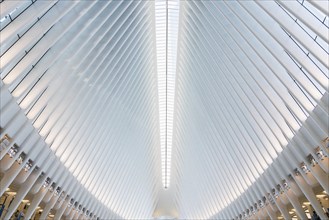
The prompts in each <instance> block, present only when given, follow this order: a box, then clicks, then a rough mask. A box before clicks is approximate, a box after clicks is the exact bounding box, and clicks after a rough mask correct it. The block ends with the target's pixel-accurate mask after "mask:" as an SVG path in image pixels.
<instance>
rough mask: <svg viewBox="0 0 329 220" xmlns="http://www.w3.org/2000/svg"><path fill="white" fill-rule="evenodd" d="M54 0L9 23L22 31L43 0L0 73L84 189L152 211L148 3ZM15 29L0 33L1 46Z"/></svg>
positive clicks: (123, 210)
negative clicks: (14, 63) (13, 63)
mask: <svg viewBox="0 0 329 220" xmlns="http://www.w3.org/2000/svg"><path fill="white" fill-rule="evenodd" d="M30 2H31V1H26V2H24V1H20V3H19V4H17V5H18V6H20V7H27V6H28V5H29V3H30ZM16 3H17V2H16ZM55 3H56V2H55V1H37V2H35V3H34V4H33V5H32V6H29V7H32V9H31V8H29V9H28V11H29V14H26V15H25V14H24V15H21V16H20V17H19V18H21V19H20V20H16V25H12V26H10V27H11V28H12V29H18V30H21V31H22V32H23V33H24V31H26V29H27V28H28V27H30V25H31V24H33V22H34V18H36V17H37V16H38V17H41V16H42V15H43V14H44V13H46V12H47V10H49V12H47V13H46V14H45V15H44V17H42V20H41V21H42V23H41V24H39V23H38V26H37V27H34V26H33V29H31V30H32V33H30V32H27V33H28V36H26V35H24V36H23V37H24V41H22V42H21V43H20V45H17V44H15V45H14V47H17V51H21V53H17V54H15V53H6V54H5V55H4V56H3V57H2V58H1V66H2V73H1V74H2V79H3V81H4V83H5V84H10V85H11V86H10V90H11V92H12V94H13V95H14V96H15V97H16V98H17V101H18V102H19V103H20V106H21V108H23V109H25V110H26V113H27V117H28V118H30V119H31V121H32V122H33V125H34V126H35V128H36V129H38V130H39V133H40V134H41V136H43V137H44V139H45V142H46V143H47V144H49V147H50V148H51V149H52V150H53V152H54V154H55V155H56V156H57V157H59V158H60V160H61V161H62V163H63V164H64V165H65V166H66V167H67V168H68V170H69V171H70V172H71V173H72V174H73V175H74V176H75V177H76V178H77V180H78V181H80V182H81V183H82V184H83V185H84V187H85V188H86V189H87V190H88V191H89V192H91V193H92V194H93V195H95V197H96V198H97V199H99V200H100V201H101V202H103V203H104V204H105V205H106V206H107V207H109V208H110V209H111V210H112V211H113V212H114V213H116V214H118V215H120V216H121V217H123V218H145V217H149V218H151V217H152V214H153V211H154V207H155V202H156V194H157V190H158V189H159V188H161V187H162V186H161V185H162V184H161V157H160V155H161V154H160V148H159V147H158V146H159V140H160V138H159V126H158V125H159V119H158V101H157V100H158V96H157V74H156V56H155V53H156V51H155V26H154V4H152V3H151V2H147V1H58V2H57V3H56V5H55ZM5 4H7V6H8V7H10V3H7V2H5V3H4V5H2V6H3V7H5V6H6V5H5ZM17 5H15V7H17ZM52 6H53V8H51V7H52ZM15 7H14V8H13V9H15ZM33 13H35V14H33ZM53 25H54V26H53ZM52 26H53V27H52ZM50 27H52V28H51V29H50V30H49V28H50ZM48 30H49V31H48ZM16 31H17V30H11V29H10V30H7V32H5V34H3V33H1V41H2V42H1V47H2V48H1V50H2V51H4V50H5V48H6V46H7V45H10V44H11V42H12V39H10V38H9V37H10V33H11V32H14V33H15V32H16ZM47 31H48V33H47V34H46V35H45V36H44V38H42V39H41V40H40V41H39V42H37V41H38V37H39V36H42V34H43V33H45V32H47ZM23 33H22V35H23ZM40 33H41V34H40ZM7 37H8V38H7ZM7 39H8V40H7ZM19 42H20V41H19ZM36 42H37V44H36V47H37V48H33V49H31V52H30V53H29V54H28V57H27V58H26V62H24V63H23V64H21V63H20V65H18V66H15V67H14V69H13V70H11V68H13V67H12V66H10V64H11V63H10V61H11V60H12V59H19V58H20V56H22V55H24V54H25V52H24V50H26V51H29V49H30V48H31V47H32V46H33V45H34V44H35V43H36ZM11 50H12V48H11ZM46 51H47V52H46ZM44 54H45V55H44ZM43 55H44V56H43ZM42 56H43V57H42ZM40 57H42V59H40ZM38 59H40V62H38V63H37V65H35V68H34V69H33V70H32V71H33V72H32V73H31V74H28V75H27V76H26V77H25V76H24V74H26V73H27V72H28V71H30V64H34V63H35V62H36V61H37V60H38ZM24 65H26V66H24ZM31 88H32V89H31Z"/></svg>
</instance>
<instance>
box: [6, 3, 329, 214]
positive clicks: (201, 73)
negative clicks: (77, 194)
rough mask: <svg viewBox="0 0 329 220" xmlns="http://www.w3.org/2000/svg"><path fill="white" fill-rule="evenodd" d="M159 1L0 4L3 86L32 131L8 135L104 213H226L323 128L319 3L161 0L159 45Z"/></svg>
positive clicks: (241, 205)
mask: <svg viewBox="0 0 329 220" xmlns="http://www.w3.org/2000/svg"><path fill="white" fill-rule="evenodd" d="M162 3H163V2H161V1H160V0H159V1H156V2H153V1H117V0H113V1H110V0H107V1H63V0H60V1H41V0H40V1H4V2H1V79H2V82H1V86H2V88H5V89H6V91H8V92H9V93H10V94H11V96H12V97H13V98H14V100H15V102H16V104H17V105H18V106H19V108H20V112H19V113H17V115H22V117H23V116H24V117H26V118H27V120H28V121H29V123H30V124H31V125H33V129H27V130H26V131H25V134H24V135H25V136H24V138H21V139H19V137H18V138H17V139H18V143H20V142H21V144H22V145H23V143H25V142H26V139H25V137H28V135H30V134H32V133H37V134H38V135H39V137H38V138H40V141H42V143H43V144H44V145H42V146H43V147H45V148H47V149H50V150H51V151H49V154H46V153H44V154H41V150H40V152H39V151H38V150H37V149H33V148H29V149H30V150H29V151H28V152H27V153H28V155H29V157H30V158H31V159H33V161H35V163H36V164H38V163H40V164H38V166H39V167H43V166H44V165H42V163H43V162H44V160H46V158H47V157H48V156H49V155H54V156H55V157H56V158H57V159H58V161H59V162H60V163H59V165H58V166H62V167H63V175H64V174H65V175H68V176H72V177H74V178H73V179H74V181H77V182H79V183H80V185H81V187H82V188H83V190H85V191H86V194H88V195H90V196H91V197H92V198H93V199H95V200H96V201H97V202H99V203H100V204H102V205H104V207H106V208H108V210H110V212H111V213H112V214H113V215H114V216H117V217H118V216H119V217H122V218H131V219H136V218H144V219H145V218H152V217H153V216H155V215H156V216H161V215H171V216H174V217H178V218H182V219H206V218H219V217H221V218H222V217H230V218H233V217H235V216H236V215H238V214H239V213H241V212H242V211H243V210H245V209H246V208H247V207H248V206H250V205H253V203H254V202H257V201H258V200H259V199H260V198H262V197H263V196H264V195H265V193H266V192H268V191H270V190H271V189H272V188H273V187H274V186H275V185H276V184H277V183H279V182H280V181H281V180H282V179H285V178H286V176H287V175H288V174H289V173H290V172H292V171H293V169H294V168H295V167H296V166H299V163H300V162H302V161H303V160H305V157H306V156H307V155H308V154H309V153H313V152H312V149H313V148H314V147H315V146H317V145H319V143H320V142H321V140H323V139H324V138H326V137H327V136H328V129H327V128H328V114H329V110H328V77H329V76H328V68H329V63H328V53H329V50H328V42H329V40H328V26H329V23H328V2H325V1H301V0H300V1H299V0H296V1H180V2H179V1H174V0H169V3H170V4H172V5H174V6H175V7H176V8H169V12H170V10H178V9H179V11H176V12H177V13H178V14H177V16H176V17H174V18H173V19H176V20H169V25H170V24H172V25H177V30H176V29H175V28H174V29H173V30H172V32H171V35H170V36H168V35H167V37H168V38H170V37H176V38H177V39H176V41H175V40H174V41H172V42H171V41H169V43H170V44H169V52H168V45H166V43H165V41H162V43H163V44H164V45H163V46H164V47H166V46H167V48H166V49H167V50H165V49H164V48H163V47H162V45H159V44H157V43H159V42H160V41H161V40H163V39H161V36H162V35H161V34H160V35H159V32H158V31H159V30H160V31H161V27H159V26H157V25H161V24H159V22H157V21H156V16H157V11H156V7H157V5H156V4H162ZM177 7H178V8H177ZM158 13H159V11H158ZM158 15H159V14H158ZM164 16H165V15H164ZM167 16H168V12H167ZM160 23H161V22H160ZM167 24H168V23H167ZM169 28H170V27H169ZM167 29H168V28H167ZM162 31H164V30H163V29H162ZM167 31H168V30H167ZM163 33H166V32H163ZM163 36H164V35H163ZM163 36H162V37H163ZM166 42H167V44H168V39H167V41H166ZM166 51H167V54H166ZM161 53H163V54H164V56H165V55H166V56H167V59H172V60H171V61H170V62H169V63H168V62H166V63H161V62H160V61H159V59H161ZM163 54H162V55H163ZM168 55H169V58H168ZM161 65H162V66H161ZM163 65H167V67H166V71H168V70H167V68H171V69H170V70H171V71H172V75H169V76H170V77H171V78H170V79H169V80H173V81H170V82H169V83H172V84H171V85H172V87H171V89H172V90H170V91H169V93H168V90H167V93H166V97H167V95H169V101H172V105H170V106H169V112H170V111H172V115H169V116H168V112H167V111H166V112H167V116H166V117H169V123H170V120H172V128H168V125H165V127H163V125H161V123H162V122H161V121H162V119H163V120H164V118H161V117H162V116H161V109H162V108H163V109H164V106H167V103H168V99H167V98H166V101H164V99H161V95H160V93H161V91H162V90H161V88H163V89H164V87H161V86H164V85H163V84H161V83H159V81H160V80H161V77H162V76H165V75H161V71H162V70H161V68H164V67H163ZM168 65H170V66H169V67H168ZM163 73H164V72H163ZM167 74H168V72H167ZM167 76H168V75H167ZM163 91H165V90H163ZM164 102H165V104H164ZM161 106H162V107H161ZM167 107H168V106H167ZM8 114H10V113H8ZM2 115H3V116H2V124H1V126H2V127H3V128H6V127H8V124H7V123H9V122H7V119H6V117H9V116H7V115H6V114H2ZM8 121H9V120H8ZM166 122H168V120H167V119H166ZM161 126H162V127H161ZM9 128H10V127H9ZM9 128H8V129H9ZM161 129H166V132H167V133H166V136H165V137H166V140H167V139H168V138H170V143H172V145H171V147H170V151H168V148H167V145H166V148H165V150H164V148H163V146H162V145H161V141H162V140H164V139H162V134H163V133H161V132H162V131H164V130H161ZM167 129H171V130H172V131H171V132H169V135H170V137H168V136H167V135H168V131H167ZM12 132H13V133H16V132H17V131H16V130H12ZM36 140H37V139H36ZM38 140H39V139H38ZM168 140H169V139H168ZM31 143H34V142H33V140H31ZM164 154H165V155H166V158H170V159H171V160H166V161H165V160H164V158H163V157H164ZM164 161H165V162H164ZM164 163H165V164H166V165H164ZM167 163H168V164H167ZM164 169H165V170H164ZM166 169H167V170H166ZM164 172H165V173H164ZM54 173H56V172H55V171H54ZM164 175H168V176H165V178H170V185H169V184H168V185H169V186H168V189H164V184H163V178H164ZM55 176H56V175H55ZM54 178H55V179H56V178H57V179H58V180H56V182H59V181H60V180H59V179H61V178H62V176H61V175H57V176H56V177H53V179H54ZM54 181H55V180H54ZM169 203H170V204H169ZM166 206H168V207H166Z"/></svg>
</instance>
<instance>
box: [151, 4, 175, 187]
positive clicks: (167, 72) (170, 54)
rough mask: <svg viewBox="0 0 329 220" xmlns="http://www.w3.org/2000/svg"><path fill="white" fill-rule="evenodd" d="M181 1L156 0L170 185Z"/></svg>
mask: <svg viewBox="0 0 329 220" xmlns="http://www.w3.org/2000/svg"><path fill="white" fill-rule="evenodd" d="M178 19H179V0H156V1H155V22H156V49H157V67H158V93H159V117H160V143H161V160H162V161H161V166H162V167H161V168H162V184H163V186H164V188H168V187H169V185H170V170H171V151H172V132H173V119H174V100H175V78H176V58H177V38H178Z"/></svg>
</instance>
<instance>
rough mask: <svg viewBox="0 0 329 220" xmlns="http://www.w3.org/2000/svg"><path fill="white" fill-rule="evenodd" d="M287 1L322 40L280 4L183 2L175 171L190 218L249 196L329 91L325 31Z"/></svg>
mask: <svg viewBox="0 0 329 220" xmlns="http://www.w3.org/2000/svg"><path fill="white" fill-rule="evenodd" d="M283 3H284V4H283V5H284V6H285V7H287V9H291V11H293V14H291V15H292V16H293V17H298V18H299V17H302V18H304V19H305V22H304V24H303V23H302V22H300V21H299V22H300V24H301V25H303V27H307V26H308V25H307V24H313V25H312V27H311V28H312V30H310V29H307V31H309V32H310V33H313V34H312V36H313V37H314V36H315V34H314V33H316V34H317V35H318V41H314V40H313V39H312V38H311V37H310V36H308V35H307V33H306V32H305V31H303V29H301V28H300V27H298V25H297V23H295V21H294V20H293V19H292V18H290V17H289V16H288V14H287V13H285V12H284V11H283V10H282V8H281V7H280V6H279V5H278V4H277V3H276V2H274V1H257V2H254V1H240V2H238V1H182V2H181V6H180V8H181V21H180V32H179V43H178V45H179V46H178V61H177V82H176V89H177V91H176V106H175V110H176V112H175V114H176V115H175V126H174V137H173V139H174V143H173V161H174V163H176V165H173V167H176V168H177V170H178V171H177V174H176V176H177V180H176V181H177V186H178V191H177V194H176V195H177V204H178V213H179V214H180V217H181V218H183V219H185V218H187V219H206V218H210V217H212V216H216V214H217V213H219V212H220V211H221V210H222V209H224V208H225V207H227V206H228V205H229V204H231V203H232V202H233V201H235V200H236V199H237V198H238V197H239V196H241V195H243V193H244V192H245V191H246V190H247V189H248V187H250V186H251V185H252V184H253V183H254V182H255V181H256V180H258V179H259V177H260V176H261V175H262V174H263V173H264V171H265V170H266V169H267V168H268V167H269V166H270V164H272V162H273V161H274V160H275V158H277V157H278V155H279V154H280V152H282V151H283V150H284V149H285V147H286V145H287V144H288V142H289V140H290V139H291V138H292V137H293V136H294V134H295V133H296V132H297V130H298V129H299V128H300V126H301V124H302V123H303V122H304V121H305V120H306V118H307V117H308V116H309V114H310V113H311V112H312V110H313V109H314V106H316V105H317V102H318V101H319V100H320V99H321V97H322V96H323V94H324V92H326V91H328V32H326V31H328V29H327V27H324V25H322V24H321V21H322V20H316V19H315V18H314V17H312V16H308V14H310V13H309V12H308V11H307V10H306V9H305V8H303V6H302V5H301V4H300V3H299V2H297V1H284V2H283ZM305 5H306V6H307V7H312V8H313V10H314V8H315V7H314V6H313V5H311V4H310V3H305ZM315 9H316V8H315ZM316 11H318V10H316ZM317 15H319V16H322V17H320V19H323V18H324V17H325V15H324V14H323V13H321V12H320V11H318V14H317ZM308 22H309V23H308ZM313 22H314V23H313ZM305 24H306V25H305ZM280 26H281V27H280ZM283 28H284V29H286V30H287V31H288V32H290V34H291V35H293V39H294V40H295V41H296V42H297V43H298V44H299V45H301V42H302V43H303V45H302V46H301V47H303V48H304V49H305V51H306V53H307V51H309V52H310V54H311V55H310V56H311V58H312V59H313V60H314V62H315V63H316V64H317V65H318V67H317V66H315V65H314V63H312V61H311V60H310V59H308V58H307V56H306V54H304V53H303V52H302V50H300V49H299V48H298V46H297V45H296V44H295V43H294V41H293V40H292V39H291V38H289V36H288V35H287V34H286V33H285V32H284V30H283ZM305 29H306V28H305ZM321 36H322V37H321ZM325 41H326V42H325ZM318 42H320V43H321V44H322V45H323V48H327V50H326V51H325V50H324V49H321V48H319V46H318V45H317V43H318ZM288 53H290V54H292V56H294V57H295V60H296V61H297V63H302V64H303V65H304V66H303V72H302V71H301V70H300V69H299V68H298V66H297V65H296V64H295V63H294V62H293V60H292V59H291V58H289V56H288ZM322 108H323V109H324V111H326V112H327V113H328V110H327V108H326V107H325V106H322ZM319 120H320V121H321V119H319ZM322 129H323V130H324V132H326V128H325V127H323V128H322ZM173 172H174V171H173ZM172 178H173V177H172ZM265 183H266V182H265ZM262 184H264V181H263V183H262ZM272 184H274V183H272ZM253 187H254V188H252V190H251V191H253V190H254V192H257V191H255V184H253ZM256 187H257V186H256ZM268 187H269V186H268ZM249 191H250V189H249ZM258 197H259V198H261V195H258ZM250 198H251V197H250ZM250 198H248V199H247V200H249V201H250V204H249V205H251V204H253V200H252V199H251V200H250ZM245 201H246V200H245ZM255 201H257V200H255ZM246 205H248V204H244V206H246ZM231 210H235V212H236V213H238V212H239V211H240V212H241V210H243V207H239V206H236V207H234V208H233V209H231ZM232 215H233V214H232V213H231V217H232Z"/></svg>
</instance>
